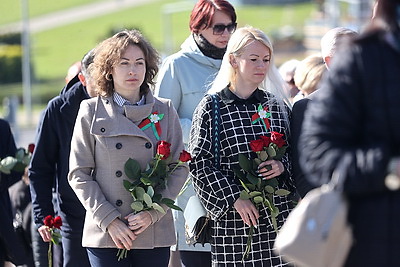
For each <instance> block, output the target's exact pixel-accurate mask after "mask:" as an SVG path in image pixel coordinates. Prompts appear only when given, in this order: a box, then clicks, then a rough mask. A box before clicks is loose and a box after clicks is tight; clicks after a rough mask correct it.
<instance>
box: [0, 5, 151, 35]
mask: <svg viewBox="0 0 400 267" xmlns="http://www.w3.org/2000/svg"><path fill="white" fill-rule="evenodd" d="M154 1H156V0H105V1H102V2H96V3H92V4H88V5H83V6H79V7H76V8H71V9H66V10H62V11H58V12H54V13H51V14H47V15H44V16H41V17H36V18H32V19H30V20H29V29H30V32H31V33H36V32H40V31H45V30H50V29H53V28H57V27H60V26H64V25H68V24H70V23H74V22H78V21H82V20H86V19H90V18H93V17H97V16H102V15H106V14H110V13H113V12H116V11H119V10H121V9H124V8H131V7H134V6H138V5H141V4H143V3H149V2H154ZM21 29H22V22H18V23H11V24H8V25H3V26H0V34H2V33H10V32H16V31H18V32H20V31H21Z"/></svg>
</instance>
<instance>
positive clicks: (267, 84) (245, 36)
mask: <svg viewBox="0 0 400 267" xmlns="http://www.w3.org/2000/svg"><path fill="white" fill-rule="evenodd" d="M255 41H258V42H260V43H262V44H263V45H265V46H266V47H267V48H268V49H269V51H270V56H271V57H270V65H269V69H268V72H267V75H266V76H265V79H264V80H263V81H262V82H261V83H260V84H259V85H258V88H259V89H261V90H264V91H267V92H269V93H271V94H272V95H273V96H274V97H272V98H271V99H270V100H269V101H270V103H269V104H272V103H274V102H277V103H278V105H279V108H280V110H281V111H282V114H283V116H284V118H285V121H286V123H287V125H289V115H288V113H287V107H289V108H291V104H290V101H289V100H288V97H287V95H286V92H285V89H284V88H285V84H284V81H283V79H282V77H281V75H280V74H279V72H278V69H277V68H276V66H275V64H274V58H275V56H274V49H273V47H272V43H271V41H270V40H269V38H268V37H267V35H266V34H265V33H264V32H263V31H261V30H260V29H257V28H254V27H252V26H245V27H242V28H239V29H237V30H236V31H235V32H234V33H233V34H232V36H231V38H230V39H229V42H228V46H227V48H226V52H225V55H224V57H223V59H222V63H221V68H220V70H219V72H218V74H217V76H216V78H215V80H214V82H213V83H212V84H211V89H210V90H209V91H208V93H209V94H213V93H216V92H219V91H222V90H223V89H224V88H226V87H227V86H228V85H229V84H234V83H235V82H236V81H235V80H236V74H235V69H234V68H233V67H232V65H231V63H230V56H231V55H232V56H234V57H239V56H240V55H242V54H243V51H244V50H245V49H246V47H247V46H248V45H249V44H250V43H252V42H255ZM285 104H286V105H285Z"/></svg>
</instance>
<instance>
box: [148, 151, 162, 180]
mask: <svg viewBox="0 0 400 267" xmlns="http://www.w3.org/2000/svg"><path fill="white" fill-rule="evenodd" d="M160 160H161V158H160V156H159V155H157V161H156V164H155V165H154V168H153V169H152V170H151V173H150V174H149V177H151V176H153V174H154V171H155V170H156V169H157V167H158V163H159V162H160Z"/></svg>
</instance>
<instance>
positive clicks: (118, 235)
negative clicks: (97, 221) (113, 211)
mask: <svg viewBox="0 0 400 267" xmlns="http://www.w3.org/2000/svg"><path fill="white" fill-rule="evenodd" d="M107 230H108V233H109V234H110V236H111V238H112V240H113V241H114V243H115V245H116V246H117V247H118V248H120V249H127V250H130V249H131V248H132V245H133V242H132V241H133V240H135V239H136V234H135V233H134V232H132V231H131V230H130V229H129V228H128V226H126V224H125V223H124V222H123V221H121V220H120V219H118V218H116V219H115V220H114V221H112V222H111V223H110V225H109V226H108V227H107Z"/></svg>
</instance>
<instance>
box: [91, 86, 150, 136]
mask: <svg viewBox="0 0 400 267" xmlns="http://www.w3.org/2000/svg"><path fill="white" fill-rule="evenodd" d="M154 104H155V99H154V97H153V95H152V94H151V92H149V93H147V95H146V104H144V105H141V106H127V105H125V106H124V107H123V110H124V112H123V113H124V114H125V115H124V114H122V112H120V111H118V107H117V104H116V103H115V102H114V101H113V99H112V96H110V97H102V96H99V97H97V101H96V108H95V113H94V117H93V123H92V127H91V133H92V134H95V135H100V136H108V137H110V136H118V135H136V136H143V137H146V138H148V137H147V135H146V134H145V133H144V132H143V131H142V130H141V129H140V128H139V127H138V125H139V123H140V122H142V120H144V119H145V118H147V117H148V116H149V115H150V114H151V112H152V111H153V107H154Z"/></svg>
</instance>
